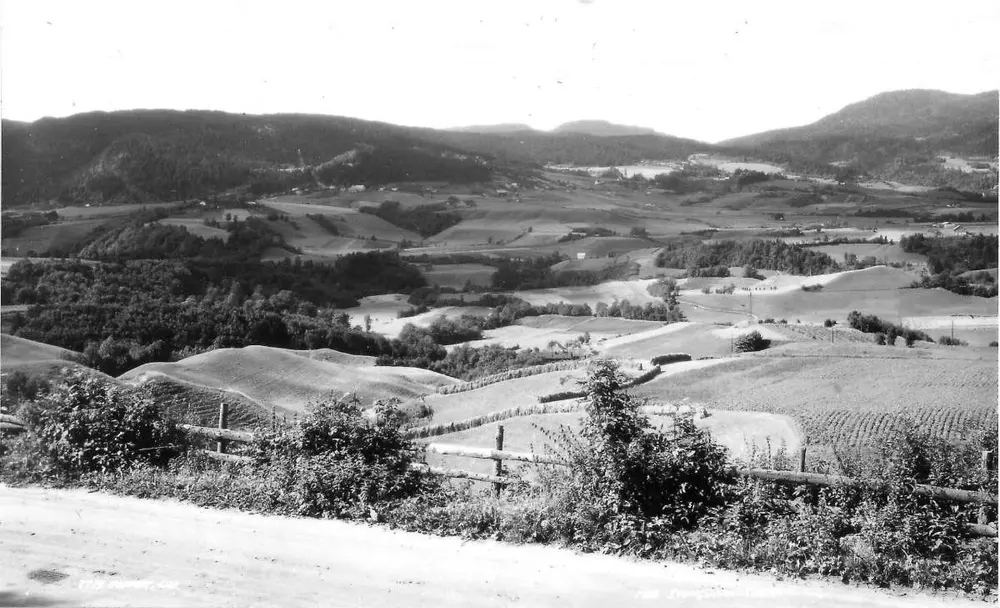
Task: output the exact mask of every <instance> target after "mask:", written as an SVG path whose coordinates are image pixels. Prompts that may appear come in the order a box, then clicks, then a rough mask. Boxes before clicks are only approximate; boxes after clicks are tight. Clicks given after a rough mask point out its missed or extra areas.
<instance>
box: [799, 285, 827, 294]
mask: <svg viewBox="0 0 1000 608" xmlns="http://www.w3.org/2000/svg"><path fill="white" fill-rule="evenodd" d="M802 291H810V292H815V291H823V284H822V283H815V284H813V285H803V286H802Z"/></svg>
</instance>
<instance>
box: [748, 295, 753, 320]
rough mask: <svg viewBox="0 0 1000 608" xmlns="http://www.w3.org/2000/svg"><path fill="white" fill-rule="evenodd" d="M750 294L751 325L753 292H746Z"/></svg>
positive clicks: (751, 318)
mask: <svg viewBox="0 0 1000 608" xmlns="http://www.w3.org/2000/svg"><path fill="white" fill-rule="evenodd" d="M748 293H749V294H750V297H749V300H750V323H753V292H752V291H751V292H748Z"/></svg>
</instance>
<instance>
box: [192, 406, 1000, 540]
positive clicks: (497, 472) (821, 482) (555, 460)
mask: <svg viewBox="0 0 1000 608" xmlns="http://www.w3.org/2000/svg"><path fill="white" fill-rule="evenodd" d="M219 422H220V424H219V428H208V427H196V426H192V425H182V426H181V428H182V429H183V430H185V431H186V432H188V433H190V434H194V435H196V436H200V437H204V438H207V439H215V440H216V441H217V442H218V447H217V451H214V452H213V451H211V450H202V453H204V454H206V455H207V456H209V457H211V458H215V459H218V460H223V461H229V462H248V461H249V460H250V458H249V457H247V456H239V455H233V454H227V453H225V449H226V445H225V443H226V442H228V441H234V442H239V443H245V442H249V441H253V438H254V434H253V433H248V432H246V431H232V430H230V429H226V428H224V427H225V407H224V406H223V407H220V409H219ZM503 444H504V427H503V425H498V427H497V433H496V447H495V449H493V448H477V447H467V446H460V445H449V444H440V443H429V444H425V445H424V446H423V450H424V453H434V454H442V455H449V456H458V457H463V458H476V459H486V460H493V461H494V463H495V467H494V474H493V475H488V474H484V473H477V472H473V471H465V470H462V469H452V468H444V467H432V466H430V465H428V464H427V463H425V462H414V463H411V465H410V469H411V470H414V471H418V472H422V473H426V474H430V475H438V476H444V477H451V478H458V479H470V480H473V481H482V482H486V483H490V484H493V487H494V492H495V493H496V494H498V495H499V493H500V492H501V490H502V488H503V487H504V486H506V485H510V484H516V483H524V482H523V481H522V480H520V479H518V478H514V477H510V476H507V475H504V473H503V461H504V460H513V461H516V462H527V463H531V464H536V465H548V466H568V463H566V462H565V461H564V460H562V459H561V458H559V457H558V456H555V455H552V454H534V453H531V452H509V451H505V450H504V449H503ZM805 455H806V448H805V447H804V446H803V447H802V448H800V450H799V469H800V470H799V471H778V470H771V469H751V468H738V467H735V466H734V467H732V468H731V469H730V470H731V472H732V473H733V474H735V475H738V476H740V477H748V478H751V479H759V480H763V481H773V482H779V483H792V484H796V485H810V486H827V487H829V486H845V487H854V488H868V489H879V488H881V487H884V484H883V483H881V482H878V481H871V480H863V479H855V478H851V477H845V476H841V475H825V474H821V473H807V472H805V471H804V470H803V469H804V468H805V460H806V459H805ZM990 461H991V453H990V452H988V451H984V452H983V458H982V466H983V467H984V468H985V469H987V470H988V469H989V466H990V464H989V463H990ZM910 490H911V491H912V492H913V493H914V494H917V495H921V496H928V497H931V498H935V499H938V500H944V501H948V502H957V503H966V504H979V505H983V506H984V507H985V506H997V505H998V504H1000V501H998V497H997V496H996V495H994V494H989V493H987V492H978V491H974V490H961V489H957V488H942V487H939V486H932V485H927V484H913V485H912V486H910ZM967 529H968V530H969V532H971V533H972V534H976V535H978V536H986V537H990V538H996V537H997V527H996V526H991V525H989V524H988V521H987V520H986V518H985V510H984V509H980V516H979V522H978V523H974V524H968V525H967Z"/></svg>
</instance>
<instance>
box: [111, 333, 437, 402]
mask: <svg viewBox="0 0 1000 608" xmlns="http://www.w3.org/2000/svg"><path fill="white" fill-rule="evenodd" d="M164 377H165V378H166V379H175V380H178V381H181V382H184V383H189V384H193V385H196V386H199V387H206V388H208V389H216V390H224V391H227V392H231V393H236V394H239V395H242V396H244V397H245V398H247V399H249V400H250V401H253V402H255V403H258V404H260V405H262V406H265V407H267V408H269V407H271V406H277V407H280V408H284V409H285V410H288V411H291V412H302V411H304V410H305V408H306V406H307V405H308V404H309V403H310V402H312V401H315V400H317V399H319V398H322V397H327V396H329V395H331V394H333V395H336V396H338V397H339V396H341V395H344V394H348V393H349V394H357V396H358V398H359V399H361V402H362V404H364V405H365V406H369V405H371V403H372V402H373V401H374V400H376V399H389V398H393V397H395V398H400V399H412V398H415V397H418V396H420V395H423V394H427V393H431V392H433V391H434V390H436V388H437V387H438V386H440V385H442V384H452V383H454V382H456V380H454V379H452V378H449V377H448V376H444V375H442V374H438V373H435V372H431V371H428V370H423V369H415V368H407V367H373V366H371V358H370V357H357V356H353V355H344V354H342V353H338V352H336V351H331V350H319V351H291V350H285V349H279V348H270V347H265V346H248V347H246V348H225V349H218V350H214V351H209V352H207V353H203V354H200V355H195V356H193V357H188V358H187V359H183V360H181V361H178V362H176V363H150V364H146V365H143V366H140V367H137V368H136V369H133V370H131V371H129V372H128V373H126V374H124V375H122V376H121V379H122V380H126V381H129V382H132V383H138V384H141V383H143V382H144V381H146V380H147V379H151V378H164Z"/></svg>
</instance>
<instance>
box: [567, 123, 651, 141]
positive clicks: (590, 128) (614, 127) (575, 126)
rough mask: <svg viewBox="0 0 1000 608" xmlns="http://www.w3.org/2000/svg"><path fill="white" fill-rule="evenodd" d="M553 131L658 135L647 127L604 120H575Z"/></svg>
mask: <svg viewBox="0 0 1000 608" xmlns="http://www.w3.org/2000/svg"><path fill="white" fill-rule="evenodd" d="M552 132H553V133H579V134H583V135H596V136H599V137H620V136H623V135H659V134H658V133H657V132H656V131H654V130H653V129H650V128H648V127H633V126H630V125H619V124H615V123H611V122H608V121H606V120H575V121H572V122H567V123H563V124H561V125H559V126H558V127H556V128H554V129H552Z"/></svg>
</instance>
